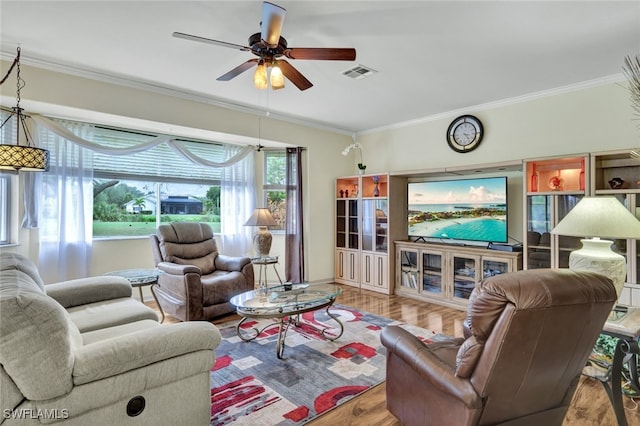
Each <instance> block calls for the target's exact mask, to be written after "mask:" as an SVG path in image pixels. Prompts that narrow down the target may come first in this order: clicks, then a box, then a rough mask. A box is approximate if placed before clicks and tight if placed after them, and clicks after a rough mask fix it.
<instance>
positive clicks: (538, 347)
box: [381, 269, 617, 426]
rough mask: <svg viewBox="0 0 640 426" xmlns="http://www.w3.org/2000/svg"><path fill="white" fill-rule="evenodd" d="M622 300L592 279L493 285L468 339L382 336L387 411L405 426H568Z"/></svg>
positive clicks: (393, 330)
mask: <svg viewBox="0 0 640 426" xmlns="http://www.w3.org/2000/svg"><path fill="white" fill-rule="evenodd" d="M616 298H617V297H616V291H615V288H614V286H613V283H612V282H611V280H610V279H609V278H606V277H604V276H602V275H598V274H596V273H593V272H577V271H571V270H568V269H556V270H551V269H536V270H528V271H520V272H514V273H509V274H504V275H497V276H494V277H491V278H487V279H486V280H484V281H482V282H481V283H480V284H479V285H478V286H477V287H476V288H475V289H474V290H473V292H472V294H471V297H470V299H469V305H468V309H467V318H466V320H465V323H464V326H465V327H464V331H465V333H464V334H465V338H464V339H463V338H459V339H451V340H449V341H444V342H436V343H432V344H425V343H423V342H422V341H421V340H418V339H417V338H416V337H415V336H413V335H411V334H409V333H408V332H407V331H405V330H404V329H402V328H399V327H394V326H390V327H386V328H385V329H384V330H383V331H382V334H381V339H382V343H383V344H384V346H385V347H386V348H387V408H388V409H389V411H391V412H392V413H393V414H394V415H395V416H396V417H398V418H399V419H400V421H401V422H402V424H403V425H407V426H410V425H420V426H425V425H426V426H428V425H443V424H455V425H478V424H480V425H495V424H501V425H502V424H505V425H507V424H508V425H512V426H515V425H561V424H562V421H563V419H564V416H565V414H566V412H567V409H568V407H569V404H570V403H571V399H572V397H573V394H574V392H575V389H576V386H577V384H578V381H579V378H580V373H581V372H582V369H583V367H584V365H585V363H586V361H587V358H588V357H589V355H590V354H591V350H592V348H593V345H594V344H595V341H596V339H597V338H598V335H599V333H600V331H601V330H602V326H603V324H604V323H605V321H606V320H607V317H608V315H609V313H610V312H611V308H612V307H613V304H614V303H615V301H616Z"/></svg>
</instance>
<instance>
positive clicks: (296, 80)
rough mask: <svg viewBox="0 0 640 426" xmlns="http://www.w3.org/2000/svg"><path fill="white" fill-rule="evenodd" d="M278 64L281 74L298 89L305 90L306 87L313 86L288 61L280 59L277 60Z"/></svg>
mask: <svg viewBox="0 0 640 426" xmlns="http://www.w3.org/2000/svg"><path fill="white" fill-rule="evenodd" d="M277 63H278V66H280V69H281V70H282V74H284V76H285V77H287V78H288V79H289V81H291V82H292V83H293V84H295V86H296V87H297V88H298V89H300V90H307V89H308V88H310V87H312V86H313V83H311V82H310V81H309V80H307V78H306V77H305V76H304V75H302V74H301V73H300V71H298V70H297V69H295V68H294V67H293V65H291V64H290V63H289V62H287V61H285V60H284V59H280V60H278V61H277Z"/></svg>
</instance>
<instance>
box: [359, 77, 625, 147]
mask: <svg viewBox="0 0 640 426" xmlns="http://www.w3.org/2000/svg"><path fill="white" fill-rule="evenodd" d="M622 81H625V78H624V76H623V75H622V73H618V74H613V75H608V76H605V77H601V78H596V79H593V80H588V81H583V82H581V83H575V84H569V85H567V86H561V87H556V88H553V89H547V90H541V91H539V92H534V93H528V94H526V95H522V96H515V97H513V98H507V99H501V100H498V101H493V102H487V103H484V104H478V105H474V106H470V107H465V108H460V109H457V110H452V111H447V112H442V113H439V114H434V115H430V116H428V117H422V118H417V119H415V120H408V121H403V122H400V123H395V124H391V125H388V126H382V127H376V128H374V129H369V130H365V131H361V132H358V135H366V134H371V133H378V132H382V131H386V130H394V129H401V128H404V127H410V126H415V125H418V124H423V123H428V122H432V121H437V120H442V119H450V118H451V117H457V116H459V115H463V114H470V113H474V112H475V113H477V112H478V111H486V110H490V109H496V108H501V107H505V106H510V105H515V104H519V103H523V102H530V101H533V100H536V99H541V98H546V97H550V96H556V95H563V94H566V93H571V92H578V91H580V90H585V89H590V88H593V87H599V86H605V85H608V84H613V83H620V82H622Z"/></svg>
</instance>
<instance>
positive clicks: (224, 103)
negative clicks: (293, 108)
mask: <svg viewBox="0 0 640 426" xmlns="http://www.w3.org/2000/svg"><path fill="white" fill-rule="evenodd" d="M14 57H15V55H13V56H12V55H11V54H8V53H6V52H0V59H2V60H7V61H12V60H13V58H14ZM20 63H21V64H23V65H27V66H32V67H35V68H41V69H44V70H47V71H53V72H59V73H62V74H67V75H73V76H76V77H81V78H86V79H89V80H95V81H100V82H103V83H109V84H115V85H118V86H124V87H129V88H131V89H139V90H144V91H147V92H151V93H156V94H160V95H166V96H172V97H175V98H179V99H184V100H187V101H192V102H197V103H201V104H206V105H212V106H216V107H220V108H225V109H229V110H232V111H237V112H242V113H245V114H251V115H255V116H258V117H265V116H267V117H269V118H271V119H275V120H280V121H284V122H288V123H292V124H298V125H302V126H306V127H311V128H315V129H318V130H324V131H328V132H332V133H338V134H343V135H351V134H352V133H353V131H351V130H346V129H341V128H337V127H333V126H329V125H327V124H326V123H322V122H318V121H313V120H308V119H304V118H301V117H297V116H292V115H288V114H281V113H277V112H273V111H269V110H267V109H264V108H257V107H254V106H251V105H247V104H242V103H234V102H230V101H228V100H224V99H220V98H217V97H215V96H207V95H203V94H201V93H198V92H194V91H190V90H185V89H181V88H177V87H172V86H166V85H158V84H156V83H152V82H150V81H147V80H143V79H137V78H132V77H130V76H125V75H122V74H113V73H105V72H103V71H100V70H96V69H89V68H81V67H76V66H71V65H65V64H60V63H57V62H55V61H52V60H48V59H41V58H33V57H30V58H20Z"/></svg>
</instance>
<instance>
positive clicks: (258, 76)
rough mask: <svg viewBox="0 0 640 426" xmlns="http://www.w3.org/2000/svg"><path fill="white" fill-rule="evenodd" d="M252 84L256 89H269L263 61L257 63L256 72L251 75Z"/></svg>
mask: <svg viewBox="0 0 640 426" xmlns="http://www.w3.org/2000/svg"><path fill="white" fill-rule="evenodd" d="M253 84H254V85H255V86H256V89H260V90H266V89H267V88H268V87H269V80H268V79H267V66H266V65H265V63H264V61H262V60H261V61H260V62H258V66H257V67H256V72H255V73H254V74H253Z"/></svg>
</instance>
